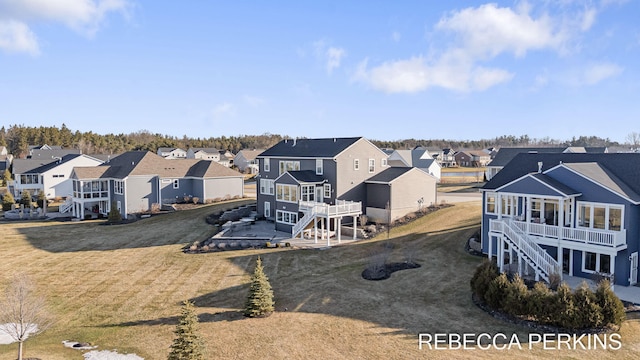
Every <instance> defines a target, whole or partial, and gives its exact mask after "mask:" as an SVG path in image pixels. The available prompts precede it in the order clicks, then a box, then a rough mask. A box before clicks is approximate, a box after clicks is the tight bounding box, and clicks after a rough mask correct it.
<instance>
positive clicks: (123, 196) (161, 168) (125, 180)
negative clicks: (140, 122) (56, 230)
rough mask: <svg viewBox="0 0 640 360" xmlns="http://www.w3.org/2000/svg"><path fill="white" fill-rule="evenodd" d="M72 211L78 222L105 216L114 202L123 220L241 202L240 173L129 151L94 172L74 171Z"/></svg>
mask: <svg viewBox="0 0 640 360" xmlns="http://www.w3.org/2000/svg"><path fill="white" fill-rule="evenodd" d="M72 178H73V198H72V199H71V201H72V203H71V211H72V213H73V215H74V216H75V217H78V218H85V217H86V216H87V215H90V216H92V217H93V216H104V215H106V214H108V212H109V209H110V207H111V204H112V203H115V204H116V206H117V207H118V209H119V210H120V213H121V214H122V216H123V217H126V216H127V215H128V214H135V213H141V212H147V211H150V210H151V209H152V208H153V207H154V206H156V207H159V206H160V205H162V204H172V203H176V202H179V201H182V200H183V199H184V198H185V197H187V198H190V199H194V198H197V200H198V202H201V203H203V202H207V201H215V200H220V199H225V198H229V199H230V198H234V197H242V196H243V194H244V179H243V176H242V174H240V173H238V172H237V171H235V170H231V169H229V168H227V167H225V166H222V165H220V164H218V163H217V162H215V161H209V160H197V159H183V160H179V161H170V160H166V159H164V158H162V157H161V156H159V155H156V154H154V153H151V152H144V151H130V152H126V153H124V154H122V155H120V156H118V157H116V158H114V159H111V160H110V161H109V162H106V163H104V164H102V165H101V166H96V167H76V168H74V169H73V174H72Z"/></svg>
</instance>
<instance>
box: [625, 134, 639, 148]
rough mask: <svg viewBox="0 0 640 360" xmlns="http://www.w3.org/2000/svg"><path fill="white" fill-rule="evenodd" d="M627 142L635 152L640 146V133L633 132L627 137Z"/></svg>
mask: <svg viewBox="0 0 640 360" xmlns="http://www.w3.org/2000/svg"><path fill="white" fill-rule="evenodd" d="M625 140H627V143H628V144H629V145H631V146H632V147H633V149H634V150H635V149H637V148H638V146H639V145H640V133H637V132H635V131H632V132H630V133H629V134H628V135H627V137H626V139H625Z"/></svg>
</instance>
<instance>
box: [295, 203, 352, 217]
mask: <svg viewBox="0 0 640 360" xmlns="http://www.w3.org/2000/svg"><path fill="white" fill-rule="evenodd" d="M298 210H300V211H302V212H313V213H315V214H317V215H319V216H339V215H360V214H362V203H361V202H360V201H357V202H356V201H347V200H336V204H335V205H329V204H325V203H318V202H314V201H300V202H299V203H298Z"/></svg>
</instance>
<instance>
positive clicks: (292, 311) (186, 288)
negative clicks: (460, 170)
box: [0, 203, 640, 360]
mask: <svg viewBox="0 0 640 360" xmlns="http://www.w3.org/2000/svg"><path fill="white" fill-rule="evenodd" d="M220 206H224V205H220V204H218V205H211V206H206V207H202V208H198V209H194V210H190V211H182V212H177V213H173V214H168V215H162V216H158V217H152V218H149V219H145V220H142V221H139V222H136V223H134V224H130V225H121V226H105V225H101V223H100V222H97V221H94V222H82V223H55V222H31V223H1V224H0V233H1V234H2V235H1V237H0V250H2V252H1V253H0V259H1V260H0V281H1V282H2V284H1V285H5V284H6V280H7V277H8V275H9V274H11V273H12V272H14V271H16V270H24V271H26V272H28V273H29V274H30V275H31V276H32V277H33V279H34V280H35V282H36V283H37V284H38V289H39V290H40V292H42V293H43V294H44V295H46V296H47V298H48V300H49V301H48V303H49V304H50V306H51V310H52V312H53V313H54V314H55V315H56V317H57V322H56V324H55V325H54V326H53V327H52V328H51V329H49V330H48V331H47V332H45V333H43V334H41V335H39V336H37V337H34V338H33V339H30V340H29V341H27V343H26V346H25V350H26V356H27V357H40V358H42V359H53V360H55V359H82V353H81V352H79V351H77V350H73V349H67V348H64V347H63V346H62V344H61V342H62V341H63V340H75V341H82V342H91V343H94V344H96V345H99V349H109V350H111V349H117V350H118V351H119V352H120V353H136V354H138V355H140V356H142V357H144V358H145V359H165V358H166V355H167V354H168V351H169V346H170V344H171V342H172V339H173V333H172V331H173V330H174V328H175V324H176V321H177V317H176V316H177V315H178V314H179V306H180V305H179V304H180V302H181V301H182V300H184V299H192V300H194V301H195V303H196V305H197V309H198V312H199V314H200V321H201V332H202V334H203V335H204V337H205V340H206V343H207V348H208V352H209V358H211V359H213V358H229V359H252V358H261V357H267V358H287V359H292V358H293V359H295V358H305V359H308V358H312V359H343V358H359V359H365V358H366V359H378V358H379V359H406V358H442V359H449V358H460V359H462V358H470V357H475V358H486V359H492V358H495V357H496V356H500V357H505V356H507V357H523V358H531V359H533V358H539V357H549V358H552V357H553V358H555V357H558V356H560V357H565V358H576V359H579V358H616V359H619V358H637V357H638V356H640V321H639V320H631V321H627V322H625V324H624V325H623V327H622V329H621V335H622V341H623V347H622V349H621V350H618V351H597V352H596V351H593V350H586V351H563V352H560V353H559V352H557V351H550V350H543V349H541V347H540V346H536V347H535V348H534V349H533V350H512V351H506V350H503V351H500V350H489V351H480V350H466V351H462V350H460V351H452V350H438V351H436V350H431V351H430V350H419V349H418V334H419V333H445V332H453V333H476V334H479V333H490V334H495V333H505V334H508V335H511V334H513V333H516V334H519V335H520V336H522V338H525V337H526V336H527V334H528V332H529V331H528V329H526V328H523V327H518V326H515V325H510V324H506V323H503V322H501V321H499V320H496V319H494V318H492V317H491V316H489V315H487V314H486V313H484V312H483V311H481V310H479V309H478V308H477V307H476V306H474V305H473V303H472V302H471V298H470V291H469V279H470V278H471V275H472V272H473V269H474V268H475V266H476V265H477V264H478V263H479V262H480V259H479V258H477V257H473V256H471V255H468V254H467V253H466V252H465V251H464V243H465V240H466V239H467V238H468V237H469V236H470V235H471V234H473V233H474V232H475V231H477V230H478V227H479V217H480V216H479V214H480V204H479V203H462V204H460V205H455V206H453V207H449V208H446V209H443V210H440V211H438V212H435V213H432V214H429V215H427V216H425V217H423V218H421V219H419V220H417V221H416V222H414V223H411V224H409V225H407V226H404V227H401V228H396V229H393V230H392V231H391V234H390V239H389V240H387V234H386V233H385V234H383V235H382V236H381V237H380V238H378V239H372V240H368V241H364V242H361V243H358V244H354V245H349V246H343V247H334V248H331V249H328V250H291V249H269V250H245V251H236V252H221V253H209V254H200V255H187V254H183V253H182V252H181V251H180V250H181V248H182V247H183V246H184V245H185V244H189V243H192V242H193V241H196V240H200V239H203V238H204V237H206V236H207V235H208V234H210V233H211V228H210V227H209V225H207V224H206V223H205V222H204V218H205V216H206V215H208V214H210V213H211V212H213V211H215V210H216V208H218V207H220ZM383 242H388V243H389V244H391V245H390V246H392V247H393V255H392V257H391V259H390V261H402V260H403V259H404V257H405V256H406V254H407V253H409V252H410V253H411V255H412V256H413V258H414V259H415V260H416V261H417V262H419V263H420V264H422V267H421V268H418V269H412V270H404V271H400V272H396V273H394V274H393V275H392V276H391V278H390V279H388V280H383V281H377V282H374V281H367V280H364V279H362V277H361V276H360V274H361V272H362V270H363V269H364V268H365V266H366V264H367V261H368V258H369V256H370V255H371V253H372V252H375V251H376V249H378V248H379V247H380V246H381V244H382V243H383ZM257 255H260V256H262V258H263V264H264V267H265V272H266V273H267V275H268V276H269V277H270V279H271V284H272V286H273V288H274V293H275V300H276V310H277V312H276V313H274V314H273V315H272V316H270V317H268V318H264V319H246V318H244V317H243V316H242V315H241V312H240V311H241V309H242V307H243V304H244V300H245V298H246V295H247V292H248V281H249V276H250V274H251V272H252V270H253V266H254V263H255V259H256V256H257ZM16 349H17V345H16V344H11V345H0V359H14V358H15V354H16V352H17V350H16Z"/></svg>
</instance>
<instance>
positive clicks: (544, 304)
mask: <svg viewBox="0 0 640 360" xmlns="http://www.w3.org/2000/svg"><path fill="white" fill-rule="evenodd" d="M554 299H555V296H554V293H553V292H552V291H551V289H549V287H548V286H547V284H545V283H544V282H542V281H538V282H536V283H535V285H534V286H533V289H532V290H530V292H529V296H528V297H527V314H529V315H531V316H533V317H535V318H536V319H537V320H538V321H539V322H540V323H542V324H549V323H550V320H551V319H550V318H549V314H550V313H549V309H550V307H551V302H552V301H553V300H554Z"/></svg>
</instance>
